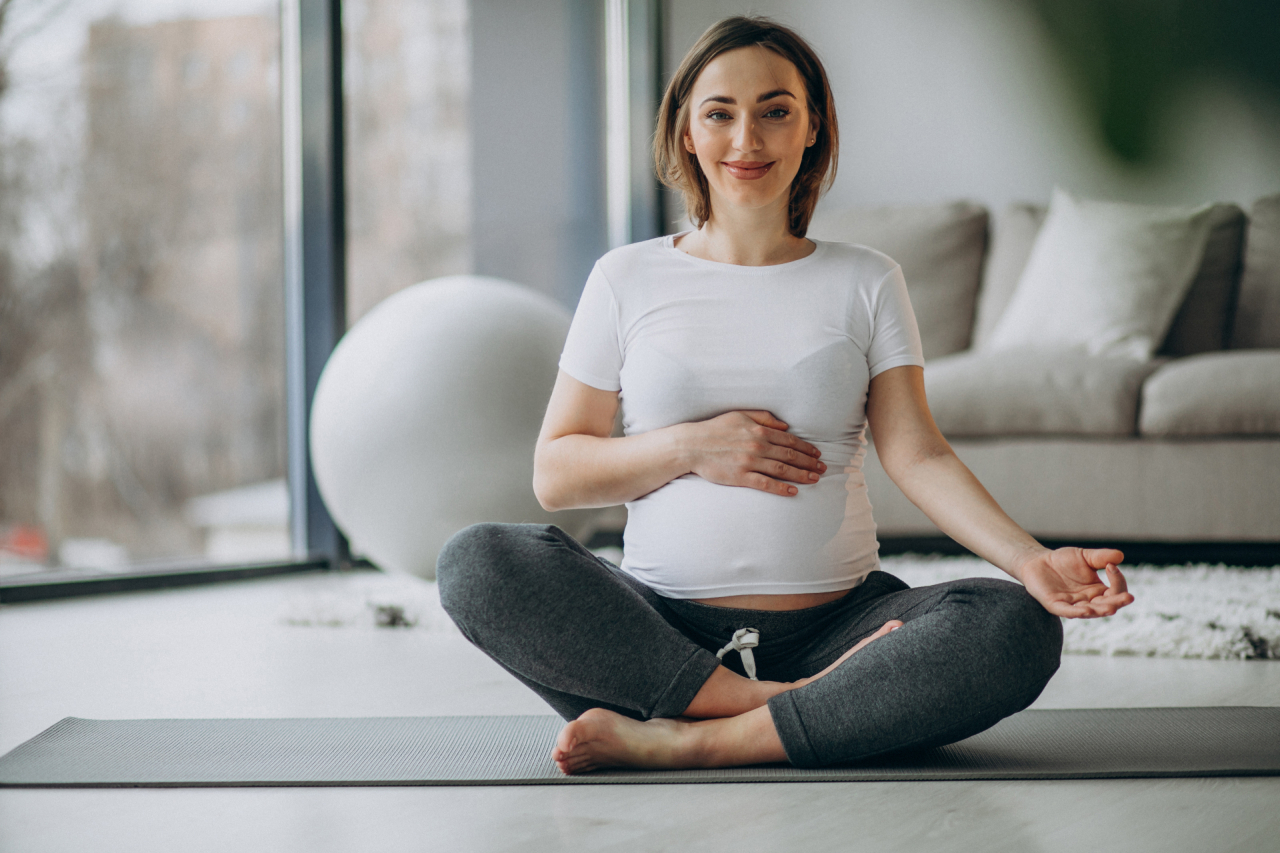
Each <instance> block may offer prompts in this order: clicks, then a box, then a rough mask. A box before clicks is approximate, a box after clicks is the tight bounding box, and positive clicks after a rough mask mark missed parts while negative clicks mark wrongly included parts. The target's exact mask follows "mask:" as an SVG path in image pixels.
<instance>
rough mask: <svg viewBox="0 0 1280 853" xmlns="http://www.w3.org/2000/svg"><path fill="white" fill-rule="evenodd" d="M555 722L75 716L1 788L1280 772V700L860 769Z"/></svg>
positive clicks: (1122, 721) (0, 771)
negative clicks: (678, 749) (562, 747)
mask: <svg viewBox="0 0 1280 853" xmlns="http://www.w3.org/2000/svg"><path fill="white" fill-rule="evenodd" d="M563 725H564V723H563V722H562V721H561V720H560V719H559V718H558V717H551V716H528V717H383V718H376V717H375V718H351V719H340V718H339V719H325V718H310V719H253V720H234V719H225V720H83V719H78V718H76V717H68V718H66V719H65V720H62V721H61V722H60V723H58V724H57V725H55V726H53V727H52V728H49V729H47V730H46V731H44V732H42V733H41V734H39V735H37V736H36V737H34V738H32V739H31V740H29V741H27V742H26V743H24V744H22V745H21V746H19V747H17V748H16V749H14V750H13V751H12V752H10V753H8V754H7V755H5V756H3V757H0V786H5V787H70V788H103V787H106V788H121V787H126V788H127V787H174V788H185V787H243V786H318V785H344V786H353V785H360V786H364V785H549V784H557V785H590V784H600V783H615V784H616V783H630V784H635V783H690V782H858V781H893V780H944V779H1107V778H1125V777H1160V776H1272V775H1280V708H1257V707H1224V708H1121V709H1092V710H1061V711H1039V710H1036V711H1023V712H1022V713H1020V714H1015V715H1014V716H1012V717H1009V718H1008V719H1005V720H1002V721H1001V722H1000V723H999V724H998V725H996V726H995V727H994V728H992V729H989V730H988V731H985V732H983V733H981V734H978V735H975V736H974V737H971V738H968V739H967V740H964V741H961V742H959V743H956V744H953V745H951V746H947V747H942V748H939V749H935V750H929V751H926V752H920V753H917V754H914V755H902V756H897V757H892V758H880V759H872V760H868V761H865V762H862V763H859V764H857V765H850V766H846V767H829V768H823V769H802V768H795V767H789V766H783V765H768V766H754V767H734V768H726V769H720V770H662V771H657V770H649V771H620V770H611V771H597V772H595V773H591V774H587V775H583V776H562V775H561V774H560V773H559V771H557V770H556V767H555V765H554V764H552V762H551V760H550V758H549V757H548V753H549V751H550V749H551V746H552V744H553V742H554V741H555V737H556V733H557V732H558V731H559V730H560V728H561V726H563Z"/></svg>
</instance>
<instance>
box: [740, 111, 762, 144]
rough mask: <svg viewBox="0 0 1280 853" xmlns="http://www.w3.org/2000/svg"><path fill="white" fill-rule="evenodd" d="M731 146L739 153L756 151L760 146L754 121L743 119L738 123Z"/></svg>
mask: <svg viewBox="0 0 1280 853" xmlns="http://www.w3.org/2000/svg"><path fill="white" fill-rule="evenodd" d="M733 144H734V147H735V148H737V149H738V150H739V151H756V150H758V149H759V148H760V147H761V146H762V143H761V141H760V133H759V132H758V129H757V128H756V123H755V121H754V120H752V119H749V118H745V119H743V120H742V121H741V122H739V123H738V132H737V133H736V134H735V139H734V140H733Z"/></svg>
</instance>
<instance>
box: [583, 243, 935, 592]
mask: <svg viewBox="0 0 1280 853" xmlns="http://www.w3.org/2000/svg"><path fill="white" fill-rule="evenodd" d="M814 242H815V243H816V244H817V249H816V250H815V251H814V252H813V253H812V254H810V255H808V256H807V257H804V258H801V259H800V260H796V261H791V262H789V263H785V264H777V265H774V266H759V267H756V266H739V265H736V264H724V263H719V262H717V261H708V260H703V259H701V258H695V257H693V256H692V255H689V254H687V253H686V252H684V251H681V250H680V249H678V248H676V247H675V245H674V238H673V237H672V236H670V235H668V236H666V237H659V238H657V239H654V240H647V241H645V242H643V243H635V244H632V245H630V246H623V247H621V248H618V249H614V250H613V251H611V252H609V253H608V254H607V255H605V256H604V257H602V258H601V259H600V260H599V261H597V262H596V265H595V268H594V269H593V270H592V271H591V276H590V277H589V278H588V279H587V284H586V287H585V288H584V289H583V292H582V298H581V300H580V301H579V303H578V309H577V311H576V313H575V314H574V317H573V324H572V326H571V327H570V329H569V336H568V339H567V340H566V341H565V346H564V352H563V354H562V355H561V356H560V367H561V369H563V370H564V371H565V372H566V373H568V374H569V375H570V376H572V377H574V378H575V379H577V380H578V381H579V382H583V383H585V384H587V385H590V386H592V387H594V388H599V389H602V390H605V391H620V392H621V394H620V402H621V407H622V414H623V427H624V430H625V433H626V434H627V435H637V434H640V433H644V432H648V431H649V430H653V429H660V428H662V427H667V426H671V425H672V424H678V423H685V422H690V421H703V420H707V419H709V418H713V417H716V416H717V415H722V414H724V413H725V412H730V411H735V410H742V409H764V410H767V411H770V412H772V413H773V414H774V415H775V416H776V417H778V418H781V419H782V420H783V421H784V422H785V423H786V424H787V425H788V426H789V431H790V432H791V433H792V434H794V435H796V436H798V437H800V438H803V439H804V440H805V441H808V442H810V443H811V444H813V445H815V446H816V447H817V448H819V449H820V450H821V451H822V461H823V462H825V463H826V464H827V470H826V472H825V473H824V474H822V476H821V477H820V479H819V480H818V482H816V483H813V484H803V483H796V484H795V485H796V487H797V489H798V490H799V493H798V494H797V495H794V496H790V497H788V496H782V495H774V494H769V493H767V492H764V491H761V490H759V489H752V488H747V487H743V486H722V485H718V484H715V483H712V482H710V481H707V480H704V479H702V478H701V477H699V476H698V475H696V474H692V473H691V474H685V475H684V476H682V477H677V478H676V479H674V480H672V481H671V482H669V483H667V484H666V485H664V486H661V487H659V488H657V489H655V490H653V491H652V492H650V493H648V494H647V495H644V496H642V497H639V498H637V499H636V500H633V501H631V502H630V503H628V504H627V510H628V516H627V528H626V531H625V533H624V544H625V547H624V557H623V561H622V569H623V570H624V571H626V572H628V573H629V574H631V575H632V576H633V577H635V578H636V579H637V580H639V581H641V582H642V583H644V584H646V585H647V586H649V587H650V588H652V589H653V590H654V591H655V592H657V593H658V594H659V595H662V596H666V597H668V598H713V597H717V596H725V595H743V594H751V593H759V594H785V593H804V592H833V591H836V590H842V589H849V588H851V587H854V586H857V585H858V584H860V583H861V582H862V580H863V579H864V578H865V577H866V576H867V575H868V574H869V573H870V572H872V571H874V570H875V569H876V568H877V567H878V565H879V558H878V554H877V552H878V548H879V545H878V543H877V542H876V536H875V523H874V522H873V521H872V520H871V504H870V502H869V501H868V500H867V490H866V485H865V483H864V481H863V477H862V459H863V456H864V455H865V453H866V443H865V441H864V438H863V432H864V428H865V425H866V414H865V407H866V401H867V384H868V382H869V381H870V380H871V378H872V377H874V376H876V375H877V374H879V373H881V372H883V371H885V370H888V369H889V368H891V367H899V366H901V365H906V364H914V365H919V366H923V365H924V357H923V354H922V351H921V348H920V334H919V332H918V331H917V329H916V320H915V315H914V314H913V313H912V311H911V303H910V301H908V299H907V287H906V283H905V282H904V281H903V278H902V270H901V268H900V267H899V266H898V265H897V264H896V263H894V261H893V260H891V259H890V258H888V257H886V256H885V255H882V254H881V253H879V252H877V251H874V250H872V249H868V248H866V247H864V246H854V245H849V244H845V243H828V242H823V241H816V240H815V241H814Z"/></svg>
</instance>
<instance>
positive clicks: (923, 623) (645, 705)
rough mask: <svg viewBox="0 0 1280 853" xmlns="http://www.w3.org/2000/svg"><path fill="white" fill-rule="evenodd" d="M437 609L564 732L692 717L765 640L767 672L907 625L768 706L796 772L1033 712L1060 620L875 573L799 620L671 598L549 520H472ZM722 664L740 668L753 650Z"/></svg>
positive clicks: (775, 676) (1000, 599)
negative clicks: (593, 718) (706, 689)
mask: <svg viewBox="0 0 1280 853" xmlns="http://www.w3.org/2000/svg"><path fill="white" fill-rule="evenodd" d="M437 572H438V577H439V584H440V600H441V602H442V603H443V605H444V608H445V610H446V611H447V612H448V613H449V615H450V616H451V617H452V618H453V620H454V622H455V623H457V625H458V627H459V628H460V629H461V631H462V633H463V634H464V635H465V636H466V637H467V639H469V640H470V641H471V642H472V643H474V644H475V645H476V646H478V647H479V648H480V649H481V650H483V651H484V652H485V653H486V654H488V655H489V656H490V657H491V658H493V659H494V660H495V661H497V662H498V663H499V664H500V665H502V667H503V668H505V669H506V670H507V671H508V672H510V673H511V674H512V675H514V676H515V677H516V678H518V679H519V680H520V681H522V682H524V683H525V684H526V685H528V686H529V687H531V688H532V689H533V690H534V691H536V692H537V693H538V694H539V695H540V696H542V698H543V699H545V700H546V701H547V702H548V703H549V704H550V705H551V707H552V708H554V709H555V710H556V711H557V712H558V713H559V714H560V715H561V716H563V717H564V718H565V719H567V720H571V719H575V718H577V717H578V716H579V715H580V714H582V712H584V711H586V710H587V709H588V708H608V709H610V710H613V711H617V712H618V713H620V714H625V715H627V716H629V717H632V718H634V719H639V720H645V719H651V718H654V717H676V716H679V715H680V714H681V713H682V712H683V711H684V710H685V708H687V707H688V705H689V703H690V702H691V701H693V697H694V696H695V695H696V694H697V692H698V690H699V689H700V688H701V687H702V685H703V683H704V682H705V681H706V680H707V679H708V678H709V677H710V676H711V673H712V672H713V671H714V670H715V669H716V667H717V666H719V665H720V664H721V661H719V660H717V659H716V656H715V652H716V651H718V650H719V649H720V648H722V647H723V646H724V645H725V644H726V643H728V642H729V640H730V638H731V637H732V636H733V633H734V632H735V631H736V630H737V629H739V628H755V629H758V630H759V632H760V644H759V646H758V647H757V648H756V649H755V650H754V656H755V661H756V665H757V668H758V673H757V674H758V677H759V678H760V679H761V680H764V681H795V680H796V679H799V678H803V677H805V676H810V675H813V674H815V673H817V672H819V671H821V670H822V669H824V668H826V667H827V666H828V665H830V664H831V663H832V662H833V661H835V660H836V658H838V657H839V656H840V655H841V654H843V653H844V652H846V651H848V650H849V649H850V648H852V647H853V646H854V644H856V643H857V642H858V641H859V640H861V639H863V638H864V637H867V636H869V635H870V634H872V633H874V632H875V631H876V630H877V629H879V628H880V627H881V626H882V625H883V624H884V623H885V622H887V621H889V620H890V619H900V620H902V622H904V623H905V624H904V625H903V627H902V628H900V629H899V630H897V631H894V632H893V633H891V634H889V635H887V636H885V637H881V638H880V639H878V640H876V641H875V642H873V643H871V644H870V645H868V646H866V647H865V648H863V649H862V650H861V651H859V652H858V653H857V654H855V655H853V656H852V657H850V658H849V659H848V660H846V661H845V662H844V663H842V664H841V665H840V666H839V667H837V668H836V669H835V670H834V671H833V672H831V673H829V674H827V675H826V676H824V677H823V678H820V679H818V680H817V681H815V682H813V683H812V684H809V685H806V686H804V687H801V688H799V689H796V690H791V691H789V692H786V693H782V694H779V695H778V696H775V697H773V698H772V699H770V700H769V712H770V714H771V715H772V717H773V722H774V726H775V727H776V728H777V731H778V736H779V738H780V739H781V741H782V745H783V748H784V749H785V750H786V753H787V758H788V759H790V761H791V763H792V764H794V765H796V766H798V767H820V766H824V765H830V764H839V763H844V762H849V761H854V760H857V759H861V758H868V757H870V756H873V755H878V754H881V753H886V752H892V751H895V750H902V749H913V748H914V749H918V748H924V747H929V746H940V745H943V744H947V743H953V742H955V741H957V740H961V739H963V738H966V737H969V736H970V735H973V734H977V733H978V732H980V731H983V730H984V729H987V728H990V727H991V726H993V725H995V723H996V722H998V721H999V720H1001V719H1002V718H1004V717H1007V716H1008V715H1010V714H1013V713H1015V712H1017V711H1020V710H1022V709H1023V708H1025V707H1027V706H1028V705H1030V704H1031V703H1032V702H1033V701H1034V700H1035V698H1036V697H1037V696H1039V695H1040V691H1041V690H1043V689H1044V686H1045V684H1047V683H1048V681H1049V678H1050V677H1051V676H1052V675H1053V674H1054V672H1056V671H1057V669H1058V663H1059V656H1060V654H1061V651H1062V624H1061V621H1060V620H1059V618H1058V617H1056V616H1053V615H1052V614H1050V613H1049V612H1048V611H1046V610H1045V609H1044V608H1043V607H1042V606H1041V605H1040V604H1039V602H1037V601H1036V600H1035V599H1034V598H1032V597H1031V595H1030V594H1029V593H1028V592H1027V591H1026V590H1025V589H1023V587H1022V586H1021V585H1019V584H1017V583H1014V582H1012V581H1004V580H993V579H989V578H972V579H969V580H960V581H951V582H949V583H942V584H936V585H934V586H927V587H920V588H918V589H912V588H910V587H909V586H907V584H905V583H903V582H902V581H901V580H899V579H898V578H896V577H894V576H893V575H891V574H888V573H887V572H881V571H876V572H872V573H871V574H870V575H868V576H867V578H866V580H865V581H863V583H862V584H861V585H859V586H857V587H855V588H854V589H853V590H851V591H850V592H849V593H848V594H847V595H845V596H844V597H843V598H840V599H838V600H836V601H833V602H829V603H827V604H823V605H819V606H818V607H810V608H806V609H803V610H791V611H764V610H736V609H732V608H725V607H716V606H713V605H708V604H698V603H696V602H693V601H685V600H679V599H670V598H663V597H661V596H659V595H657V594H656V593H654V592H653V591H652V590H651V589H649V588H648V587H646V586H645V585H644V584H642V583H640V582H639V581H637V580H635V579H634V578H632V577H631V576H629V575H627V574H626V573H624V572H623V571H622V570H620V569H619V568H617V567H616V566H614V565H613V564H612V563H609V562H608V561H606V560H603V559H601V558H599V557H596V556H595V555H594V554H592V553H591V552H590V551H588V550H587V549H586V548H584V547H583V546H582V545H581V544H579V543H578V542H577V541H576V540H574V539H573V537H571V536H569V535H568V534H567V533H565V532H564V531H563V530H561V529H560V528H559V527H557V526H555V525H551V524H498V523H484V524H476V525H472V526H471V527H468V528H466V529H465V530H462V531H460V532H459V533H458V534H456V535H455V536H454V537H453V538H452V539H450V540H449V541H448V542H447V543H446V544H445V546H444V548H443V549H442V550H441V552H440V558H439V561H438V565H437ZM723 663H724V665H725V666H728V667H729V668H730V669H732V670H734V671H735V672H738V673H739V674H743V668H742V664H741V658H740V655H739V654H738V653H737V652H730V653H728V654H727V655H725V658H724V661H723Z"/></svg>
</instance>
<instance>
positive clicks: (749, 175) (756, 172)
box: [722, 160, 773, 181]
mask: <svg viewBox="0 0 1280 853" xmlns="http://www.w3.org/2000/svg"><path fill="white" fill-rule="evenodd" d="M722 165H723V166H724V168H725V171H727V172H728V173H729V174H730V175H732V176H733V177H735V178H741V179H742V180H744V181H754V180H755V179H756V178H763V177H764V176H765V173H767V172H768V171H769V170H770V169H772V168H773V161H771V162H768V163H757V162H753V161H747V160H728V161H725V162H724V163H722Z"/></svg>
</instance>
